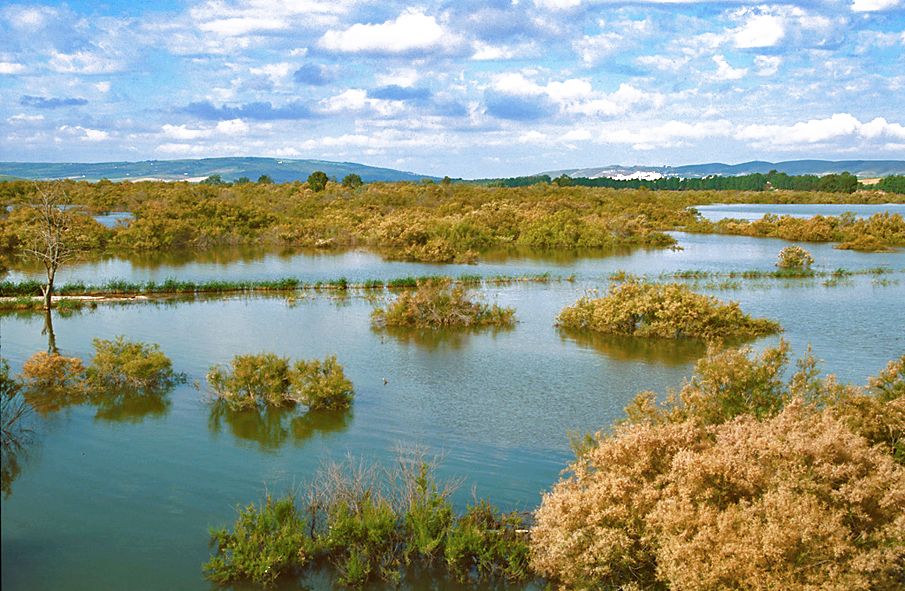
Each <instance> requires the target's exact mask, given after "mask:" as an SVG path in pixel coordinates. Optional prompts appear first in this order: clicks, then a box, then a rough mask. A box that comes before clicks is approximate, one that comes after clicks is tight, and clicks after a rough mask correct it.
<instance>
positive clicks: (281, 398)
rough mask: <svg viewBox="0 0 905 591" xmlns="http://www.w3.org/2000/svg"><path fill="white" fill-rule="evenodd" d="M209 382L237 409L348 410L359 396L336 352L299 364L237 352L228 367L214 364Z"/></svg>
mask: <svg viewBox="0 0 905 591" xmlns="http://www.w3.org/2000/svg"><path fill="white" fill-rule="evenodd" d="M207 381H208V383H209V384H210V385H211V387H212V388H213V391H214V394H215V395H216V397H217V399H218V400H219V401H222V402H223V403H225V404H226V405H227V406H228V407H229V408H231V409H233V410H249V409H252V410H258V409H261V410H265V409H266V408H268V407H273V408H280V407H295V406H296V405H304V406H306V407H308V410H345V409H347V408H349V406H350V405H351V404H352V399H353V398H354V396H355V390H354V388H353V387H352V382H350V381H349V379H348V378H346V375H345V372H344V371H343V367H342V365H340V364H339V362H337V361H336V356H335V355H333V356H330V357H327V358H325V359H324V360H319V359H312V360H309V361H306V360H301V361H297V362H296V363H295V364H290V362H289V358H288V357H280V356H279V355H276V354H274V353H260V354H255V355H236V356H235V357H233V359H232V361H231V362H230V363H229V366H228V367H223V366H215V367H212V368H211V369H210V371H209V372H208V374H207Z"/></svg>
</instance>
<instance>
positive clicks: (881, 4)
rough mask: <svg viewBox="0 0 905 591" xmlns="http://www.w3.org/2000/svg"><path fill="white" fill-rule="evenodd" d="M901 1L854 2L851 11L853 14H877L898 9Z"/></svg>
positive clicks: (865, 0) (859, 0) (870, 0)
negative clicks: (881, 11) (880, 11)
mask: <svg viewBox="0 0 905 591" xmlns="http://www.w3.org/2000/svg"><path fill="white" fill-rule="evenodd" d="M901 3H902V0H854V2H852V10H853V11H854V12H877V11H879V10H890V9H892V8H898V6H899V5H900V4H901Z"/></svg>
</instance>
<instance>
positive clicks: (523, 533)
mask: <svg viewBox="0 0 905 591" xmlns="http://www.w3.org/2000/svg"><path fill="white" fill-rule="evenodd" d="M451 492H452V488H450V487H448V486H441V485H440V484H439V483H438V482H437V481H436V479H435V477H434V468H433V465H432V464H430V463H428V462H425V461H423V460H420V461H415V462H406V463H401V464H400V468H399V469H397V470H395V471H379V470H374V469H373V468H372V469H368V468H364V467H363V466H361V465H356V464H354V463H353V462H351V461H350V462H349V463H347V464H344V465H336V464H334V465H331V466H329V467H328V468H327V469H326V470H324V471H323V472H322V474H321V475H320V476H319V477H318V479H316V480H315V482H314V483H313V484H312V485H311V487H310V488H309V490H308V494H307V498H306V500H305V502H303V503H299V502H298V501H297V500H296V499H294V498H293V497H287V498H284V499H280V500H277V501H274V500H273V499H271V498H268V499H267V500H266V501H265V502H264V504H262V505H261V506H255V505H249V506H248V507H246V508H244V509H241V510H240V511H239V517H238V519H237V521H236V523H235V525H234V526H233V528H232V530H229V529H219V530H214V531H212V545H213V546H214V549H215V554H214V555H213V556H212V557H211V559H210V560H209V561H208V562H207V563H206V564H205V566H204V569H205V572H206V573H207V576H208V577H209V578H210V579H212V580H214V581H216V582H219V583H235V582H242V581H251V582H253V583H257V584H264V585H268V584H272V583H274V582H276V581H277V579H278V578H280V577H283V576H290V575H299V574H301V573H302V572H303V571H304V570H305V569H306V568H309V567H311V566H313V565H315V564H318V563H323V562H328V563H330V564H331V565H332V566H333V567H334V568H335V569H336V573H337V581H338V582H339V583H340V584H341V585H343V586H346V587H352V588H361V587H363V586H364V585H366V584H367V583H370V582H374V581H378V580H383V581H388V582H392V583H398V581H399V580H400V578H401V572H402V569H404V568H405V567H407V566H412V565H417V564H434V563H437V562H440V563H442V564H443V565H445V566H446V568H447V569H448V570H449V572H450V573H451V574H452V575H453V576H454V577H456V578H457V579H459V580H460V581H463V582H467V581H469V580H477V579H492V580H507V581H521V580H524V579H526V578H528V577H529V576H530V570H529V568H528V557H529V552H528V537H527V530H525V529H523V527H524V526H523V523H522V519H521V517H519V516H518V515H517V514H515V513H509V514H505V513H501V512H500V511H499V510H498V509H496V508H495V507H493V506H491V505H489V504H488V503H486V502H479V503H476V504H475V505H473V506H470V507H469V508H468V509H467V510H466V512H465V513H464V514H462V515H459V516H456V515H455V514H454V511H453V509H452V505H451V504H450V502H449V498H448V497H449V494H450V493H451Z"/></svg>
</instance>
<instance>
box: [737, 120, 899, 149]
mask: <svg viewBox="0 0 905 591" xmlns="http://www.w3.org/2000/svg"><path fill="white" fill-rule="evenodd" d="M736 137H737V138H738V139H741V140H749V141H753V142H755V143H757V144H758V145H762V146H770V147H780V148H781V147H795V146H803V145H808V144H821V143H827V142H837V143H838V142H850V141H852V140H858V139H860V140H870V141H876V140H883V139H886V140H893V141H895V140H899V141H901V140H905V127H903V126H902V125H901V124H898V123H890V122H888V121H887V120H886V119H884V118H882V117H877V118H876V119H873V120H872V121H868V122H867V123H861V121H859V120H858V119H857V118H856V117H854V116H853V115H850V114H849V113H836V114H834V115H833V116H831V117H828V118H826V119H810V120H808V121H800V122H798V123H794V124H792V125H760V124H754V125H747V126H744V127H741V128H740V129H739V130H738V132H737V134H736Z"/></svg>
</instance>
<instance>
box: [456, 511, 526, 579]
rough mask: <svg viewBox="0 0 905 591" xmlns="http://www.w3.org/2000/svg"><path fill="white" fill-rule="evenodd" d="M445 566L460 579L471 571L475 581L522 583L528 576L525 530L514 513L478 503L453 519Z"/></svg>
mask: <svg viewBox="0 0 905 591" xmlns="http://www.w3.org/2000/svg"><path fill="white" fill-rule="evenodd" d="M445 557H446V563H447V565H448V567H449V569H450V571H451V572H452V573H453V574H454V575H455V576H456V577H457V578H458V579H460V580H463V581H466V580H468V579H469V578H470V576H471V574H472V572H474V573H475V574H476V576H477V578H478V579H481V578H487V577H491V578H502V579H506V580H508V581H523V580H525V579H528V578H529V577H530V576H531V570H530V568H529V546H528V530H527V529H525V528H524V526H523V523H522V518H521V517H520V516H519V515H518V514H517V513H508V514H507V513H502V514H501V513H500V512H499V510H498V509H496V508H495V507H493V506H492V505H490V504H489V503H487V502H486V501H479V502H478V503H476V504H474V505H471V506H469V507H468V509H467V511H466V512H465V514H464V515H462V516H461V517H459V518H458V519H456V522H455V524H454V525H453V526H452V527H451V528H450V530H449V533H448V534H447V540H446V551H445Z"/></svg>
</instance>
